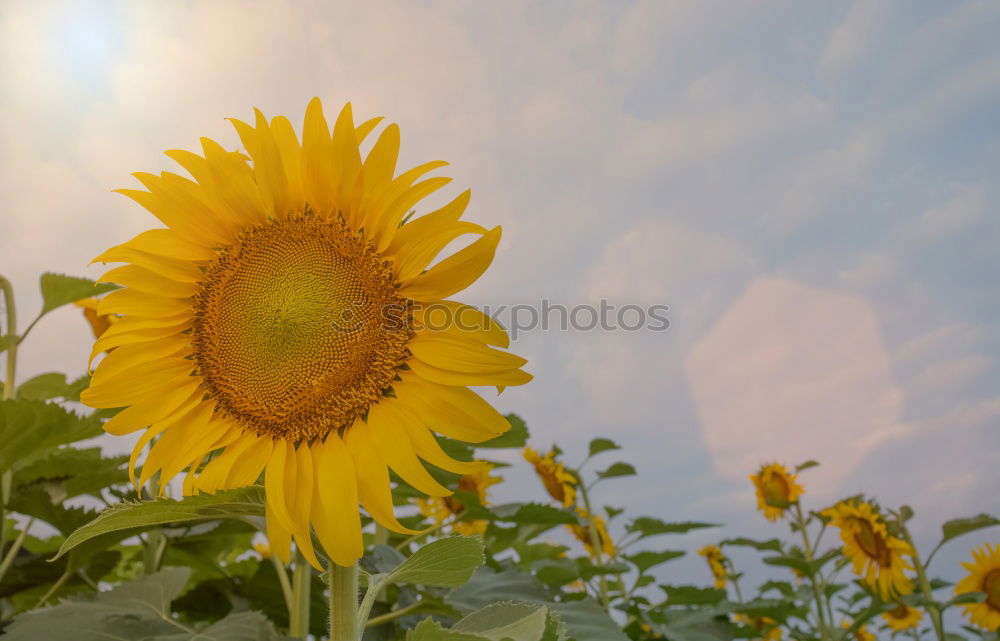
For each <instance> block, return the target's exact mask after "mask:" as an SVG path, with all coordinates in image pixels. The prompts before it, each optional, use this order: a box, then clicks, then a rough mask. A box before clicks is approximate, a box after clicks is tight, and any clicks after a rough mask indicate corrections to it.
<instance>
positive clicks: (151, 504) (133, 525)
mask: <svg viewBox="0 0 1000 641" xmlns="http://www.w3.org/2000/svg"><path fill="white" fill-rule="evenodd" d="M244 516H264V488H263V487H261V486H259V485H251V486H249V487H242V488H239V489H235V490H227V491H225V492H219V493H217V494H201V495H198V496H189V497H187V498H185V499H184V500H182V501H175V500H173V499H156V500H154V501H137V502H133V503H119V504H118V505H114V506H112V507H109V508H108V509H106V510H104V511H103V512H101V513H100V514H99V515H98V516H97V518H96V519H94V520H93V521H91V522H90V523H88V524H86V525H84V526H83V527H81V528H80V529H78V530H77V531H75V532H73V533H72V534H71V535H70V536H69V537H67V539H66V541H65V542H64V543H63V544H62V547H60V548H59V553H58V554H57V555H56V556H55V558H56V559H58V558H59V557H60V556H62V555H64V554H66V553H67V552H69V551H70V550H72V549H73V548H74V547H76V546H78V545H80V544H81V543H84V542H85V541H88V540H90V539H92V538H94V537H97V536H101V535H103V534H108V533H111V532H121V531H141V530H143V529H146V528H149V527H152V526H155V525H164V524H167V523H195V522H198V521H210V520H215V519H223V518H237V517H244ZM411 558H412V557H411Z"/></svg>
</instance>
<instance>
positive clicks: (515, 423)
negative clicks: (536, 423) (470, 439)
mask: <svg viewBox="0 0 1000 641" xmlns="http://www.w3.org/2000/svg"><path fill="white" fill-rule="evenodd" d="M504 418H506V419H507V422H508V423H510V429H509V430H507V431H506V432H504V433H503V434H501V435H500V436H497V437H496V438H491V439H490V440H488V441H486V442H484V443H477V444H476V447H477V448H489V449H501V448H513V447H524V446H525V445H526V444H527V443H528V436H529V434H528V424H527V423H525V422H524V419H523V418H521V417H520V416H518V415H517V414H506V415H505V416H504Z"/></svg>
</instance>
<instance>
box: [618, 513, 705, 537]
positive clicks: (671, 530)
mask: <svg viewBox="0 0 1000 641" xmlns="http://www.w3.org/2000/svg"><path fill="white" fill-rule="evenodd" d="M709 527H719V525H718V524H717V523H701V522H699V521H685V522H683V523H666V522H664V521H661V520H660V519H657V518H654V517H651V516H640V517H638V518H636V519H634V520H633V521H632V522H631V523H629V524H628V526H627V527H626V528H625V530H626V531H627V532H629V533H632V532H638V533H639V538H640V539H644V538H646V537H647V536H656V535H657V534H684V533H685V532H690V531H691V530H700V529H702V528H709Z"/></svg>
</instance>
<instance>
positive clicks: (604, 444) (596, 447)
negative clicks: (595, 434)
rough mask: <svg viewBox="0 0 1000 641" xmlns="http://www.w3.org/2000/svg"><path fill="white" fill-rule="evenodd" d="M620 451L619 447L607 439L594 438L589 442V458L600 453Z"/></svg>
mask: <svg viewBox="0 0 1000 641" xmlns="http://www.w3.org/2000/svg"><path fill="white" fill-rule="evenodd" d="M620 449H621V446H620V445H618V444H617V443H615V442H614V441H612V440H611V439H608V438H595V439H594V440H592V441H591V442H590V456H597V455H598V454H600V453H601V452H608V451H611V450H620Z"/></svg>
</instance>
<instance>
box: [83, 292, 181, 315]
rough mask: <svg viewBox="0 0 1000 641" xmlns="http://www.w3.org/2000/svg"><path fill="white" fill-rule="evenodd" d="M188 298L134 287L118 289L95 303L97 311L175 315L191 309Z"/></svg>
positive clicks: (102, 313)
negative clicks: (168, 296) (172, 296)
mask: <svg viewBox="0 0 1000 641" xmlns="http://www.w3.org/2000/svg"><path fill="white" fill-rule="evenodd" d="M191 305H192V301H191V299H190V298H187V299H185V298H165V297H163V296H156V295H154V294H147V293H145V292H140V291H136V290H134V289H118V290H115V291H113V292H111V293H110V294H108V295H107V296H105V297H104V298H102V299H101V302H99V303H98V304H97V313H98V314H101V315H104V314H127V315H132V316H139V317H140V318H148V317H150V316H175V315H177V314H181V313H183V312H185V311H190V310H191Z"/></svg>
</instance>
